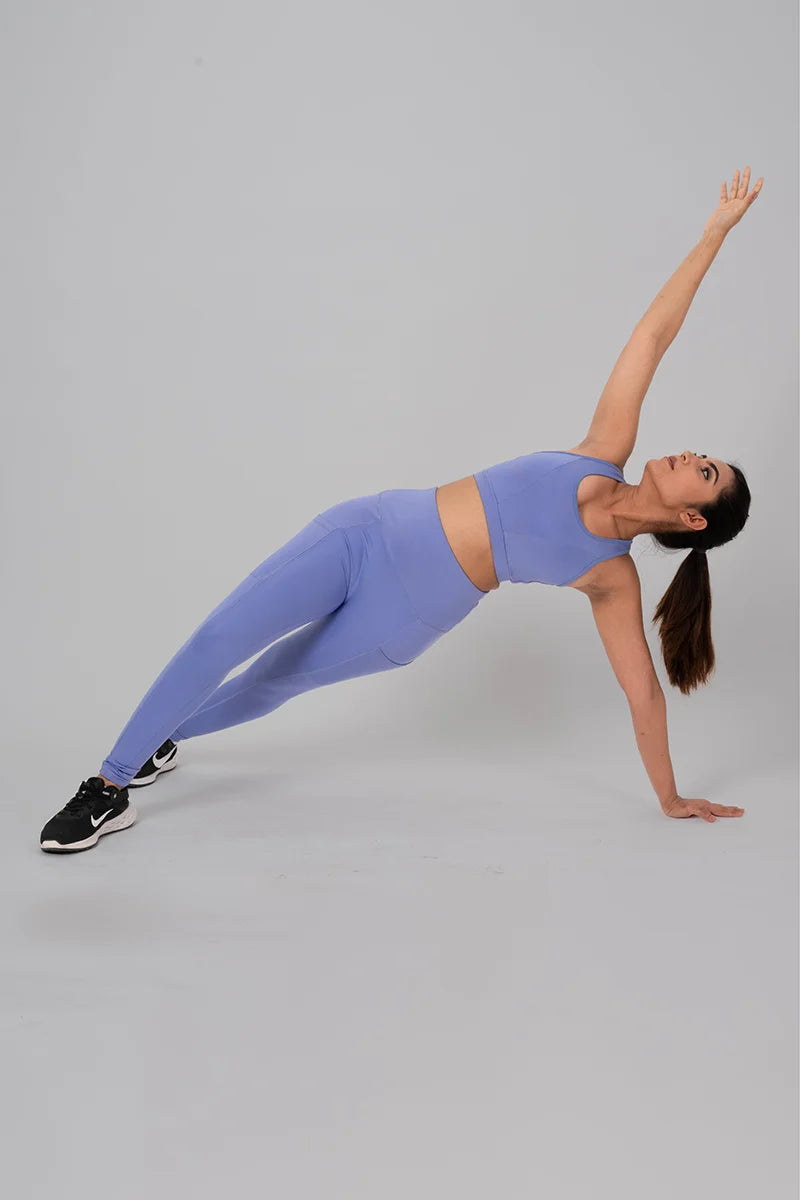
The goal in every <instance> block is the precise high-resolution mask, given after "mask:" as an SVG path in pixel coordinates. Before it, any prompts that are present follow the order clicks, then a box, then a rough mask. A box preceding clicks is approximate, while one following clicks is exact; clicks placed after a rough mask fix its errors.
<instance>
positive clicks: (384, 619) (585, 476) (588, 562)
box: [40, 167, 763, 851]
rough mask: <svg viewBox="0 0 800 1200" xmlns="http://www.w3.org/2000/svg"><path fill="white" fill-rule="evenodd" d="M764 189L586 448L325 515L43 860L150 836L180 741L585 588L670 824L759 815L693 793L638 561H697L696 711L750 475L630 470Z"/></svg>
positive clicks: (676, 290) (740, 206) (114, 752)
mask: <svg viewBox="0 0 800 1200" xmlns="http://www.w3.org/2000/svg"><path fill="white" fill-rule="evenodd" d="M749 181H750V168H749V167H746V168H745V171H744V175H743V176H742V180H741V183H740V182H739V171H738V170H737V171H736V172H735V173H734V176H733V183H732V185H731V192H730V195H728V193H727V187H726V184H725V183H723V184H722V188H721V195H720V203H719V205H718V207H717V208H716V210H715V211H714V213H713V214H712V216H711V217H710V218H709V220H708V221H707V222H706V225H705V227H704V231H703V236H702V238H701V240H700V241H699V243H698V244H697V245H696V246H695V247H694V249H693V250H692V251H691V253H690V254H689V255H688V257H687V258H686V259H685V261H684V262H683V263H682V264H681V266H680V267H679V268H678V270H677V271H676V272H675V274H674V275H673V276H672V277H671V279H670V280H669V281H668V283H667V284H666V286H665V287H664V288H663V290H662V291H661V292H659V294H658V296H657V297H656V299H655V300H654V301H653V303H652V305H651V306H650V308H649V309H648V310H647V312H646V313H645V315H644V317H643V318H642V320H641V321H640V322H639V324H638V325H637V326H636V329H635V330H634V332H633V335H632V336H631V338H630V340H629V342H628V344H627V345H626V346H625V348H624V350H623V352H622V354H621V355H620V357H619V359H618V361H617V363H616V364H615V367H614V370H613V372H612V374H611V376H610V378H609V380H608V383H607V384H606V386H605V388H604V390H603V393H602V395H601V397H600V400H599V402H598V405H597V409H596V411H595V414H594V418H593V420H592V423H591V425H590V426H589V430H588V432H587V434H586V437H585V438H584V440H583V441H582V442H580V443H579V444H578V445H577V446H574V447H573V448H572V449H571V450H564V451H539V452H536V453H532V454H526V455H522V456H521V457H519V458H515V459H511V460H509V461H507V462H503V463H498V464H497V465H496V466H494V467H489V468H487V469H486V470H483V471H479V472H478V473H477V474H476V475H469V476H467V477H466V478H464V479H458V480H455V481H453V482H452V483H447V484H445V485H444V486H442V487H438V488H422V489H393V490H390V491H384V492H379V493H377V494H375V495H370V496H361V497H358V498H357V499H353V500H345V501H343V502H342V503H340V504H335V505H333V507H332V508H328V509H326V510H325V511H324V512H322V513H319V514H318V515H317V516H316V517H314V518H313V520H312V521H310V522H309V524H308V525H306V526H305V528H304V529H302V530H301V531H300V532H299V533H298V534H296V536H295V537H293V538H292V539H291V540H290V541H289V542H287V543H286V545H284V546H282V547H281V548H280V549H279V550H276V551H275V552H274V553H273V554H271V555H270V556H269V557H268V558H266V559H265V560H264V562H262V563H261V564H260V565H259V566H257V567H256V568H255V570H253V571H252V572H251V573H250V574H249V575H248V576H247V578H246V579H244V580H243V581H242V583H240V584H239V586H238V587H237V588H235V590H234V591H233V592H231V594H230V595H229V596H228V597H227V598H226V599H225V600H223V601H222V603H221V604H219V605H218V606H217V608H215V609H214V610H213V612H211V613H210V614H209V616H208V617H207V618H206V620H205V621H203V622H202V624H201V625H200V626H199V627H198V628H197V629H196V630H195V632H194V633H193V634H192V636H191V637H190V638H189V640H188V641H187V642H186V643H185V644H184V645H183V646H182V647H181V649H180V650H178V652H177V653H176V654H175V656H174V657H173V658H172V660H171V661H170V662H169V663H168V664H167V666H166V667H165V668H164V670H163V671H162V672H161V674H160V675H159V676H158V678H157V679H156V680H155V682H154V683H153V685H152V686H151V688H150V690H149V691H148V692H147V694H146V695H145V696H144V698H143V699H142V701H141V703H140V704H139V706H138V708H137V709H136V710H135V712H134V713H133V715H132V716H131V718H130V720H129V721H128V723H127V725H126V726H125V728H124V729H123V730H122V733H121V734H120V736H119V738H118V739H117V742H116V743H115V745H114V746H113V748H112V749H111V751H110V753H109V755H108V757H107V758H106V759H104V761H103V762H102V763H101V765H100V770H99V772H98V774H97V775H94V776H91V777H90V778H89V779H86V780H84V781H83V782H82V783H81V785H80V787H79V789H78V791H77V793H76V794H75V796H73V798H72V799H71V800H70V801H69V802H68V803H67V804H66V805H65V807H64V808H62V809H61V810H60V812H58V813H57V814H56V815H55V816H54V817H52V818H51V820H50V821H48V822H47V824H46V825H45V827H44V829H43V830H42V832H41V835H40V845H41V848H42V849H43V850H47V851H76V850H85V849H87V848H88V847H89V846H93V845H95V844H96V843H97V841H98V839H99V838H100V837H101V836H102V835H103V834H105V833H111V832H114V831H116V830H119V829H126V828H127V827H128V826H129V825H132V824H133V822H134V820H135V819H136V814H135V811H134V809H133V807H132V805H131V804H130V802H129V799H128V788H129V787H141V786H143V785H144V784H148V783H152V782H153V781H154V780H155V779H156V778H157V777H158V775H159V774H160V773H161V772H162V771H168V770H171V769H172V768H173V767H174V766H175V755H176V754H177V746H176V743H177V742H179V741H181V740H183V739H184V738H190V737H199V736H200V735H201V734H205V733H212V732H213V731H214V730H217V729H225V728H227V727H228V726H230V725H238V724H241V723H242V722H244V721H252V720H254V719H255V718H256V717H261V716H264V715H265V714H266V713H269V712H272V711H273V710H274V709H276V708H278V707H279V705H281V704H284V703H285V702H286V701H287V700H288V699H290V698H291V697H292V696H296V695H299V694H300V693H301V692H305V691H309V690H310V689H312V688H316V687H322V686H324V685H325V684H330V683H335V682H337V681H339V680H342V679H350V678H353V677H354V676H357V675H368V674H371V673H372V672H375V671H386V670H392V669H394V668H395V667H399V666H405V665H407V664H409V663H411V662H413V661H414V659H416V658H418V657H419V655H420V654H422V653H423V651H425V650H427V649H428V647H429V646H431V645H432V644H433V643H434V642H435V641H437V640H438V639H439V638H440V637H441V636H442V634H443V633H446V632H447V631H448V630H450V629H452V628H453V626H454V625H457V624H458V623H459V622H460V621H463V619H464V618H465V617H466V616H467V614H468V613H469V612H471V611H472V609H474V608H475V606H476V605H477V604H478V603H479V601H480V600H481V599H483V597H484V596H486V595H487V594H488V593H489V592H490V591H493V590H495V589H496V588H498V587H499V586H500V583H501V582H502V581H504V580H510V581H512V582H515V583H532V582H538V583H549V584H553V585H555V586H556V587H572V588H576V589H577V590H578V591H581V592H583V593H584V594H585V595H586V596H587V597H588V598H589V600H590V602H591V605H592V613H593V616H594V618H595V622H596V624H597V628H598V631H599V634H600V637H601V639H602V641H603V645H604V647H605V649H606V652H607V654H608V657H609V661H610V663H611V666H612V669H613V671H614V674H615V675H616V677H617V680H618V681H619V683H620V685H621V687H622V688H623V689H624V691H625V694H626V696H627V698H628V701H629V705H630V709H631V715H632V717H633V721H634V729H635V736H636V741H637V745H638V748H639V751H640V754H641V756H642V760H643V762H644V765H645V769H646V770H647V773H648V775H649V778H650V781H651V783H652V785H653V788H654V790H655V792H656V795H657V796H658V799H659V802H660V804H661V807H662V810H663V811H664V813H666V814H667V815H668V816H671V817H689V816H698V817H702V818H703V819H704V820H706V821H714V820H716V818H717V816H725V817H731V816H741V815H742V813H743V811H744V810H743V809H741V808H735V807H730V806H726V805H722V804H711V803H709V802H708V801H707V800H702V799H685V798H684V797H682V796H680V795H678V793H677V790H676V787H675V779H674V776H673V773H672V765H671V763H670V758H669V750H668V744H667V726H666V702H665V697H664V694H663V691H662V690H661V687H660V685H659V682H658V678H657V676H656V673H655V670H654V667H653V662H652V658H651V656H650V652H649V649H648V646H647V642H646V640H645V636H644V629H643V626H642V610H641V593H640V588H639V577H638V574H637V571H636V567H635V565H634V563H633V559H632V558H631V556H630V553H629V551H630V547H631V543H632V541H633V538H634V537H636V536H638V535H640V534H646V533H649V534H652V536H654V537H655V539H656V541H658V542H660V543H661V545H663V546H667V547H675V548H679V549H684V548H687V549H690V550H691V553H690V554H689V555H688V557H687V558H686V559H684V561H683V562H682V563H681V566H680V567H679V569H678V572H677V575H676V576H675V579H674V580H673V582H672V585H671V586H670V588H669V589H668V591H667V592H666V594H665V595H664V597H663V598H662V600H661V602H660V603H659V605H658V607H657V609H656V614H655V619H656V620H657V621H660V623H661V624H660V630H659V634H660V638H661V645H662V652H663V656H664V661H665V665H666V669H667V675H668V677H669V680H670V683H671V684H673V686H676V687H678V688H679V689H680V690H681V692H683V693H684V694H688V693H689V692H690V691H691V690H692V689H693V688H695V687H697V686H698V685H699V684H702V683H705V682H706V680H707V678H708V676H709V675H710V673H711V671H712V670H713V666H714V650H713V646H712V643H711V634H710V611H711V592H710V588H709V577H708V565H707V562H706V553H707V551H708V550H710V549H712V548H713V547H715V546H721V545H723V544H724V543H725V542H728V541H730V540H731V539H732V538H734V537H735V536H736V534H737V533H739V531H740V530H741V529H742V528H743V526H744V524H745V522H746V520H747V516H748V511H749V507H750V492H749V489H748V486H747V483H746V481H745V478H744V475H743V474H742V472H741V471H740V470H739V468H738V467H735V466H732V465H731V464H730V463H726V462H723V461H722V460H721V459H714V458H708V457H706V455H696V454H694V453H692V452H691V451H689V450H686V451H684V452H683V454H680V455H677V456H667V457H665V458H659V459H651V460H650V461H649V462H648V463H647V464H646V466H645V469H644V474H643V476H642V479H641V482H640V483H638V484H628V483H626V482H625V480H624V477H623V473H622V468H623V467H624V465H625V463H626V462H627V460H628V458H629V457H630V455H631V453H632V451H633V448H634V443H635V440H636V433H637V429H638V423H639V413H640V410H641V405H642V401H643V399H644V396H645V394H646V392H647V389H648V387H649V385H650V381H651V380H652V378H653V375H654V373H655V371H656V368H657V366H658V363H659V362H660V360H661V358H662V356H663V354H664V351H665V350H666V349H667V347H668V346H669V345H670V343H671V342H672V340H673V339H674V338H675V336H676V334H677V332H678V330H679V329H680V327H681V325H682V323H683V320H684V317H685V316H686V313H687V311H688V308H689V305H690V303H691V301H692V299H693V298H694V295H695V293H696V291H697V289H698V287H699V286H700V282H701V280H702V279H703V276H704V275H705V273H706V271H707V270H708V268H709V266H710V265H711V263H712V262H713V260H714V258H715V256H716V254H717V252H718V250H719V248H720V246H721V245H722V242H723V241H724V239H725V237H726V236H727V234H728V233H729V231H730V230H731V229H732V228H733V226H734V225H736V224H737V223H738V222H739V221H740V220H741V218H742V216H743V214H744V213H745V212H746V210H747V209H748V208H749V206H750V205H751V204H752V202H753V201H754V200H755V198H756V196H757V195H758V194H759V192H760V190H761V185H762V183H763V178H762V179H759V180H758V182H757V183H756V185H755V187H754V188H753V189H752V191H751V192H750V193H749V194H748V185H749ZM278 639H280V640H278ZM259 650H262V651H263V652H262V653H261V655H260V656H259V657H258V658H256V659H255V660H254V662H253V663H251V665H250V666H249V667H248V668H247V669H246V670H245V671H243V672H241V673H240V674H239V675H237V676H235V677H234V678H232V679H230V680H228V681H227V682H223V680H225V678H226V676H227V675H228V674H229V673H230V672H231V671H232V670H233V669H234V668H235V667H237V666H238V665H240V664H241V663H243V662H246V661H247V660H248V659H249V658H252V656H253V655H254V654H256V653H257V652H258V651H259ZM148 755H150V757H149V758H147V756H148ZM145 760H147V761H145ZM142 762H144V764H145V765H144V766H143V767H142V766H141V764H142Z"/></svg>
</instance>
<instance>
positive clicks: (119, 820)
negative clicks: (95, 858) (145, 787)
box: [39, 802, 137, 851]
mask: <svg viewBox="0 0 800 1200" xmlns="http://www.w3.org/2000/svg"><path fill="white" fill-rule="evenodd" d="M136 817H137V812H136V809H135V808H134V807H133V805H132V804H131V803H130V802H129V803H128V807H127V808H126V809H125V812H123V813H120V814H119V816H118V817H114V818H112V820H110V821H106V823H105V824H104V825H101V826H100V828H99V829H98V830H97V831H96V832H95V833H93V834H92V836H91V837H88V838H84V839H83V841H82V842H70V843H69V845H68V846H62V845H61V842H55V841H47V842H40V843H39V845H40V846H41V848H42V850H62V851H69V850H88V848H89V846H95V845H96V844H97V842H98V841H99V840H100V838H101V837H102V836H103V834H104V833H116V832H117V831H118V830H119V829H127V828H128V826H129V825H132V824H133V822H134V821H135V820H136Z"/></svg>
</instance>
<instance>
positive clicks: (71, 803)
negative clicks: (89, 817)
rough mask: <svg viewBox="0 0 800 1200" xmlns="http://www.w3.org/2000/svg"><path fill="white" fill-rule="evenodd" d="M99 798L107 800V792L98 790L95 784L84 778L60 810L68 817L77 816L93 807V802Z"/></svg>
mask: <svg viewBox="0 0 800 1200" xmlns="http://www.w3.org/2000/svg"><path fill="white" fill-rule="evenodd" d="M101 799H102V800H109V799H110V797H109V795H108V792H106V791H98V790H97V786H96V785H94V784H90V783H89V781H88V779H84V780H83V782H82V783H81V786H80V787H79V788H78V790H77V792H76V793H75V795H74V796H73V797H72V799H71V800H68V801H67V803H66V804H65V805H64V807H63V808H62V809H61V812H62V813H65V814H66V815H67V816H70V817H79V816H82V815H83V813H85V812H88V811H89V809H90V808H93V807H94V805H95V803H96V802H97V801H98V800H101ZM59 815H61V814H59Z"/></svg>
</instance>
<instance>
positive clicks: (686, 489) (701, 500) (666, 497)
mask: <svg viewBox="0 0 800 1200" xmlns="http://www.w3.org/2000/svg"><path fill="white" fill-rule="evenodd" d="M647 465H648V467H650V468H651V469H652V471H653V476H654V479H655V482H656V485H657V487H658V490H659V493H660V494H661V498H662V500H663V501H664V503H665V504H666V506H667V507H668V508H686V507H690V506H693V505H694V506H697V507H699V506H700V505H702V504H714V503H715V502H716V500H717V498H718V497H719V495H720V492H723V491H724V490H725V488H726V487H728V486H729V485H730V484H731V483H732V482H733V480H734V473H733V468H732V467H729V466H728V464H727V463H726V462H724V461H723V460H722V459H721V458H709V456H708V455H707V454H694V453H693V452H692V451H691V450H684V451H683V453H682V454H672V455H668V456H667V457H666V458H653V459H651V460H650V461H649V462H648V464H647Z"/></svg>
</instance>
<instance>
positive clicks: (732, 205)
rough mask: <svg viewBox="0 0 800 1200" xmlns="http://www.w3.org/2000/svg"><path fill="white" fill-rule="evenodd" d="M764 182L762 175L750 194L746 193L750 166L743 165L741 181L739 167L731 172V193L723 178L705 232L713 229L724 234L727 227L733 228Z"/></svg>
mask: <svg viewBox="0 0 800 1200" xmlns="http://www.w3.org/2000/svg"><path fill="white" fill-rule="evenodd" d="M763 182H764V176H763V175H762V176H761V178H760V179H759V180H758V182H757V183H756V185H755V187H754V188H753V190H752V191H751V193H750V195H749V196H748V194H747V186H748V184H749V183H750V168H749V167H745V169H744V175H743V176H742V182H741V183H739V169H738V167H737V169H736V170H735V171H734V173H733V183H732V184H731V194H730V196H729V195H728V188H727V184H726V182H725V180H723V181H722V188H721V189H720V198H719V206H718V208H717V209H716V210H715V211H714V212H713V213H712V214H711V216H710V217H709V218H708V220H707V221H706V224H705V232H706V233H709V232H711V231H712V230H715V231H716V232H718V233H721V234H723V235H724V234H726V233H727V232H728V230H729V229H733V227H734V225H738V223H739V221H741V219H742V217H743V216H744V214H745V213H746V212H747V210H748V208H749V207H750V205H751V204H752V203H753V201H754V200H755V198H756V196H757V195H758V193H759V192H760V191H761V185H762V183H763Z"/></svg>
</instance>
